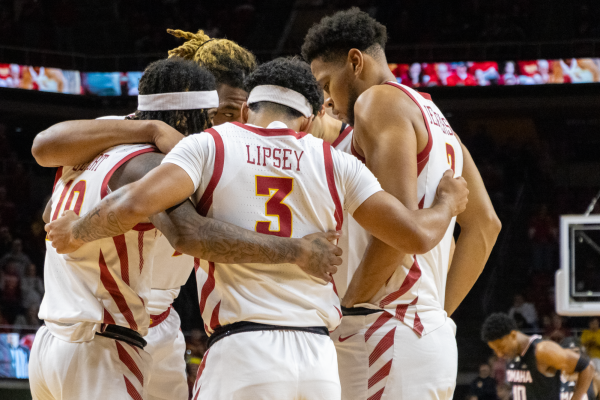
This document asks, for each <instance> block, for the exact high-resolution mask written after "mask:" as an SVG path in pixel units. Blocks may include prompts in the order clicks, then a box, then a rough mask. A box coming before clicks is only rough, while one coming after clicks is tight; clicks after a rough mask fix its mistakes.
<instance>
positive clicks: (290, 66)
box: [246, 57, 323, 118]
mask: <svg viewBox="0 0 600 400" xmlns="http://www.w3.org/2000/svg"><path fill="white" fill-rule="evenodd" d="M261 85H276V86H281V87H284V88H287V89H291V90H294V91H296V92H298V93H300V94H301V95H303V96H304V97H306V99H307V100H308V103H309V104H310V105H311V106H312V109H313V114H314V115H317V114H318V113H319V111H320V110H321V106H322V105H323V90H322V89H321V86H319V83H318V82H317V80H316V79H315V77H314V75H313V74H312V72H311V70H310V67H309V65H308V64H307V63H305V62H304V61H302V60H301V59H299V58H298V57H280V58H276V59H275V60H273V61H269V62H267V63H264V64H262V65H260V66H258V68H256V70H255V71H254V72H253V73H251V74H250V75H249V76H248V78H246V91H247V92H248V93H250V92H251V91H252V89H254V88H255V87H257V86H261ZM263 103H265V104H263ZM264 106H268V107H276V108H277V109H280V110H285V111H286V113H287V114H288V115H289V116H290V117H294V118H298V117H300V116H302V114H301V113H300V112H299V111H297V110H294V109H292V108H290V107H287V106H283V105H280V104H277V103H271V102H268V101H267V102H265V101H261V102H258V103H254V104H251V105H250V106H249V107H250V109H251V110H252V111H257V110H258V109H259V108H261V107H264ZM279 106H280V107H279Z"/></svg>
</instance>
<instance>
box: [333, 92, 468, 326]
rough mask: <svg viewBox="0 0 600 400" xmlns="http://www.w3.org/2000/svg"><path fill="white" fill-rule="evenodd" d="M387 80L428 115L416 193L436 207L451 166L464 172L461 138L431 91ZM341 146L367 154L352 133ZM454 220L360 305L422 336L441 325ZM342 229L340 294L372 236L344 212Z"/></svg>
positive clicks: (458, 172)
mask: <svg viewBox="0 0 600 400" xmlns="http://www.w3.org/2000/svg"><path fill="white" fill-rule="evenodd" d="M387 84H389V85H392V86H395V87H397V88H398V89H399V90H402V91H403V92H404V93H406V94H407V95H408V96H409V97H410V98H411V99H412V100H413V101H414V102H415V103H416V104H417V105H418V106H419V108H420V109H421V113H422V114H423V120H424V121H425V125H426V127H427V132H428V134H429V139H428V142H427V146H426V147H425V149H424V150H423V151H422V152H421V153H419V154H418V155H417V160H416V162H417V171H418V178H417V185H418V189H417V195H418V199H419V208H427V207H431V204H432V202H433V200H434V198H435V194H436V191H437V186H438V184H439V182H440V180H441V178H442V176H443V174H444V172H445V171H446V170H448V169H449V168H452V169H453V170H454V172H455V176H460V175H461V174H462V168H463V154H462V150H461V147H460V143H459V142H458V139H457V138H456V136H455V135H454V131H453V130H452V128H451V127H450V125H449V124H448V121H447V120H446V118H444V115H443V114H442V112H441V111H440V110H439V109H438V107H437V106H436V105H435V104H434V103H433V101H431V97H430V96H429V95H428V94H426V93H419V92H417V91H415V90H413V89H411V88H409V87H407V86H404V85H401V84H398V83H395V82H387ZM337 148H338V149H340V150H342V149H343V151H345V152H347V153H350V154H354V155H355V156H357V157H358V158H359V159H362V157H360V155H358V153H356V151H355V150H354V147H353V142H352V133H349V134H347V136H346V137H344V138H343V139H341V140H340V141H339V144H338V147H337ZM363 161H364V159H363ZM455 222H456V218H453V219H452V221H451V223H450V226H449V227H448V230H447V231H446V234H445V235H444V238H443V239H442V241H441V242H440V243H439V244H438V245H437V246H436V247H434V248H433V249H432V250H431V251H429V252H428V253H426V254H423V255H417V256H416V257H415V256H407V257H405V258H404V262H403V265H400V266H398V268H397V270H396V272H395V273H394V274H393V275H392V277H391V278H390V280H389V281H388V282H387V284H386V285H385V287H383V288H381V290H379V292H378V293H377V294H376V295H375V296H374V297H373V298H372V299H371V300H370V301H369V303H368V304H363V305H361V306H365V307H370V308H384V309H387V310H388V311H390V312H391V313H392V314H394V315H395V317H396V318H398V319H399V320H401V321H403V322H404V323H405V324H407V325H408V326H410V327H411V328H412V329H413V330H414V331H415V332H416V333H417V334H419V335H425V334H427V333H429V332H432V331H433V330H435V329H436V328H438V327H440V326H441V325H442V324H443V323H444V322H445V320H446V312H445V311H444V298H445V293H446V277H447V275H448V267H449V266H448V262H449V257H450V246H451V242H452V235H453V232H454V225H455ZM343 232H344V234H347V236H346V238H347V239H344V237H342V239H341V240H340V247H341V248H342V249H343V250H344V254H348V258H345V260H344V264H343V265H342V266H341V267H340V268H339V269H338V272H337V273H336V274H335V275H334V278H335V281H336V284H337V286H338V290H339V293H340V296H343V295H344V293H345V292H346V289H347V286H348V284H349V283H350V280H351V279H352V276H353V275H354V272H355V271H356V269H357V268H358V265H359V264H360V261H361V259H362V256H363V254H364V252H365V250H366V248H367V245H368V243H369V240H370V237H371V236H370V235H369V234H368V233H367V232H366V231H365V230H364V229H362V228H361V227H360V226H359V225H358V223H356V221H355V220H354V219H352V217H351V216H348V217H346V216H345V218H344V227H343ZM346 260H347V261H346Z"/></svg>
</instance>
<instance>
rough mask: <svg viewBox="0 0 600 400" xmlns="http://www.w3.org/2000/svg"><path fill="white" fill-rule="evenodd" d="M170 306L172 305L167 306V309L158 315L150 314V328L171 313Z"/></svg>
mask: <svg viewBox="0 0 600 400" xmlns="http://www.w3.org/2000/svg"><path fill="white" fill-rule="evenodd" d="M171 307H172V306H169V308H167V311H165V312H163V313H160V314H158V315H150V321H152V323H151V324H150V328H154V327H155V326H157V325H159V324H160V323H161V322H163V321H164V320H165V319H167V317H168V316H169V314H171Z"/></svg>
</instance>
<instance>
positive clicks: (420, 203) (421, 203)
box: [419, 195, 425, 210]
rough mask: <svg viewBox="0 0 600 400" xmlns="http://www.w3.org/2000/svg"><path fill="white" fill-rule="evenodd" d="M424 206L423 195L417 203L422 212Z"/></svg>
mask: <svg viewBox="0 0 600 400" xmlns="http://www.w3.org/2000/svg"><path fill="white" fill-rule="evenodd" d="M424 205H425V195H423V197H422V198H421V201H420V202H419V210H422V209H423V206H424Z"/></svg>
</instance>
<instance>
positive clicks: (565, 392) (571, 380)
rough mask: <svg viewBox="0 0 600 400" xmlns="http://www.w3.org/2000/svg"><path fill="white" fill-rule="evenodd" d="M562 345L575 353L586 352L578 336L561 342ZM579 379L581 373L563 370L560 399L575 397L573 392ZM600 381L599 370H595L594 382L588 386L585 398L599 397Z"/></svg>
mask: <svg viewBox="0 0 600 400" xmlns="http://www.w3.org/2000/svg"><path fill="white" fill-rule="evenodd" d="M560 347H562V348H563V349H569V350H571V351H574V352H575V353H577V354H579V355H581V354H585V351H584V349H582V347H581V343H580V342H579V339H577V338H576V337H568V338H566V339H564V340H563V341H562V342H560ZM586 356H587V355H586ZM578 379H579V374H577V373H576V374H571V375H569V374H567V373H565V372H563V373H562V374H561V376H560V400H571V399H572V398H573V393H574V392H575V386H576V385H577V380H578ZM599 381H600V376H599V374H598V371H594V377H593V378H592V384H591V385H590V387H589V388H588V390H587V392H586V394H585V395H584V396H583V400H594V399H597V398H598V392H599V389H600V387H599V386H598V383H599Z"/></svg>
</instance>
